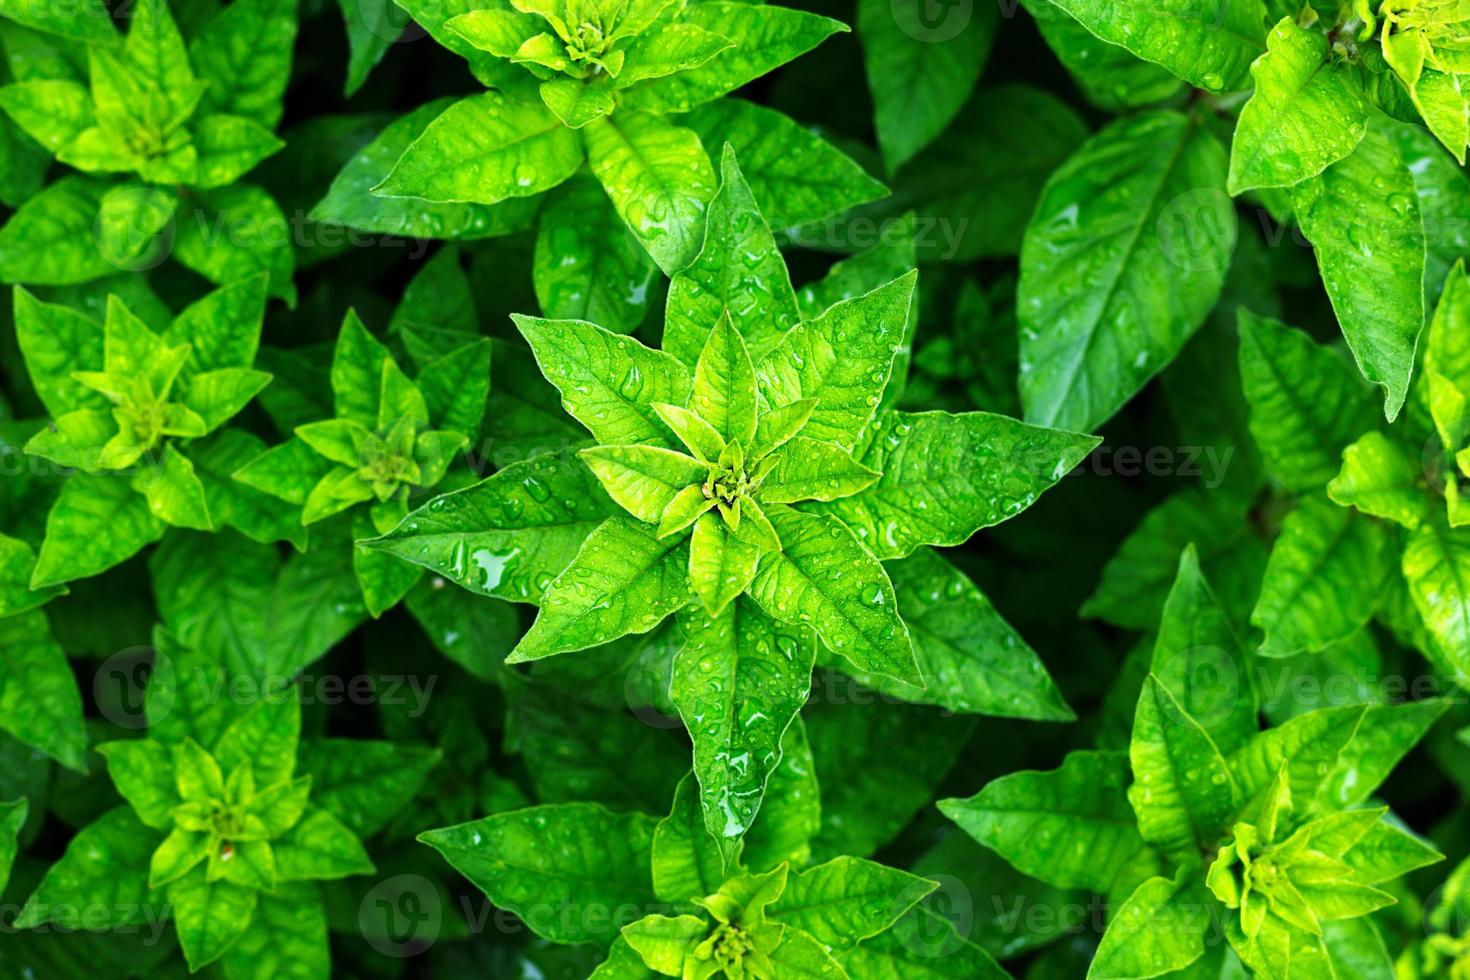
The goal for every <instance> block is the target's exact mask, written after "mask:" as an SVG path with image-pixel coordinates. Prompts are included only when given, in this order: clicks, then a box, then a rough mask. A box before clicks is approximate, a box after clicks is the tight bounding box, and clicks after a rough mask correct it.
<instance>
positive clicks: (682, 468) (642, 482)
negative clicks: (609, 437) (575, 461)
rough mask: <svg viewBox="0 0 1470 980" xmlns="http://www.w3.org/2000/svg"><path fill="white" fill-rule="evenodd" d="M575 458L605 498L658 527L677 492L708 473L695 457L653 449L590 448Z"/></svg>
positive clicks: (696, 482)
mask: <svg viewBox="0 0 1470 980" xmlns="http://www.w3.org/2000/svg"><path fill="white" fill-rule="evenodd" d="M578 455H580V456H581V457H582V459H583V461H584V462H586V464H587V467H588V469H590V470H592V472H593V474H594V475H595V476H596V477H597V479H598V480H599V481H601V483H602V488H603V489H604V490H606V491H607V493H608V496H610V497H612V499H613V500H615V501H617V503H618V505H619V506H621V507H622V508H623V509H624V510H626V511H627V512H628V513H630V514H632V515H633V516H634V517H636V518H638V519H639V520H640V521H642V522H643V523H645V524H657V523H658V521H659V516H660V515H661V514H663V512H664V510H665V509H666V508H667V507H668V506H669V504H670V503H671V502H672V501H673V499H674V497H675V496H676V495H677V494H678V493H679V491H680V490H683V489H685V488H686V487H689V486H693V485H695V484H698V483H699V482H700V481H701V480H703V479H704V477H705V474H706V473H707V472H708V469H707V467H706V466H705V465H704V464H703V463H701V462H700V461H699V460H697V459H695V458H694V457H692V456H686V455H684V454H683V453H681V452H676V451H674V450H672V449H660V448H658V447H656V446H593V447H591V448H589V449H584V450H582V451H581V453H579V454H578Z"/></svg>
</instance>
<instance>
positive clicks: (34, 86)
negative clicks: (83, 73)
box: [0, 78, 96, 197]
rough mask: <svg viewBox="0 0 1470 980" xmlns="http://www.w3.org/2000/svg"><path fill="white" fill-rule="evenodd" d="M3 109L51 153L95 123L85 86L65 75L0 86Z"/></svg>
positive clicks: (0, 102) (89, 94) (89, 95)
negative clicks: (68, 78)
mask: <svg viewBox="0 0 1470 980" xmlns="http://www.w3.org/2000/svg"><path fill="white" fill-rule="evenodd" d="M0 109H3V110H4V111H5V112H6V113H8V114H9V115H10V118H11V119H13V120H15V122H16V125H18V126H20V128H21V129H23V130H24V131H25V132H26V134H27V135H28V136H30V137H31V138H32V139H34V140H35V141H36V142H38V143H40V144H41V145H42V146H44V147H45V148H46V149H47V150H50V151H51V152H52V153H56V152H57V151H58V150H60V149H62V148H63V147H65V146H66V145H67V144H68V143H70V142H71V141H72V140H74V139H76V138H77V135H78V134H79V133H81V131H82V130H84V129H87V128H88V127H90V126H92V125H95V122H96V120H95V119H94V118H93V115H92V96H91V93H89V92H88V91H87V88H86V86H84V85H79V84H77V83H76V82H73V81H69V80H67V79H62V78H56V79H36V80H34V81H26V82H14V83H12V84H10V85H6V86H5V87H4V88H0ZM26 196H27V197H29V196H31V195H29V194H28V195H26Z"/></svg>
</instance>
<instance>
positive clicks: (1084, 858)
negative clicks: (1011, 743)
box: [939, 752, 1158, 894]
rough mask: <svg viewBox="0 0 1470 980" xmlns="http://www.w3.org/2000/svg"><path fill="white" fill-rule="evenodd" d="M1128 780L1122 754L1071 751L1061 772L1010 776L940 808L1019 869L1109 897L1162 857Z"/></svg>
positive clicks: (1139, 877)
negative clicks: (1137, 811)
mask: <svg viewBox="0 0 1470 980" xmlns="http://www.w3.org/2000/svg"><path fill="white" fill-rule="evenodd" d="M1127 782H1128V759H1127V757H1126V756H1124V755H1123V754H1122V753H1117V752H1071V753H1068V755H1067V757H1066V759H1065V760H1063V762H1062V765H1061V767H1060V768H1058V769H1054V770H1051V771H1050V772H1016V773H1012V774H1010V775H1009V776H1002V777H1001V778H1000V779H996V780H993V781H991V782H990V783H989V784H988V785H987V786H986V787H985V788H984V789H982V790H981V791H980V792H979V793H976V794H975V795H974V796H972V797H971V798H969V799H968V800H958V799H950V800H940V801H939V809H940V810H941V811H942V812H943V813H944V815H945V816H947V817H949V818H950V819H951V820H953V821H954V822H955V823H957V824H959V825H960V828H961V829H962V830H964V831H965V832H966V833H968V834H969V835H970V836H971V837H974V838H975V839H976V840H977V841H979V842H980V843H982V844H984V845H985V846H986V847H988V848H990V849H991V850H993V851H995V852H996V853H998V854H999V855H1000V856H1001V857H1003V858H1005V859H1006V860H1007V861H1008V862H1010V863H1011V864H1012V865H1014V866H1015V867H1016V869H1017V870H1019V871H1021V872H1023V873H1025V874H1028V875H1031V876H1032V877H1034V878H1040V879H1041V880H1042V881H1045V882H1047V883H1049V884H1052V885H1055V886H1057V887H1058V888H1086V889H1088V890H1090V891H1094V892H1101V893H1104V894H1106V893H1108V892H1111V891H1114V890H1115V889H1117V888H1118V887H1119V886H1120V884H1121V883H1122V882H1125V881H1142V880H1143V879H1144V878H1145V877H1147V875H1148V873H1149V872H1150V871H1152V870H1154V869H1153V867H1152V865H1154V864H1155V863H1156V862H1157V860H1158V859H1157V858H1156V857H1154V856H1153V854H1152V852H1150V850H1149V849H1148V845H1147V844H1145V843H1144V841H1143V838H1142V837H1140V836H1139V834H1138V828H1137V826H1136V823H1135V818H1134V815H1133V811H1132V809H1131V808H1130V807H1129V806H1128V800H1127V799H1126V798H1125V797H1124V795H1123V787H1124V785H1125V784H1126V783H1127Z"/></svg>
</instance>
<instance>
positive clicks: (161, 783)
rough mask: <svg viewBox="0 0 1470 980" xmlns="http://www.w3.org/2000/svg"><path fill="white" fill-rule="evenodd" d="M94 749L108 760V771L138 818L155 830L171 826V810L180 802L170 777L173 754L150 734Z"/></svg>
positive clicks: (109, 743)
mask: <svg viewBox="0 0 1470 980" xmlns="http://www.w3.org/2000/svg"><path fill="white" fill-rule="evenodd" d="M97 752H98V753H99V754H100V755H101V756H102V757H103V758H104V759H106V760H107V775H108V776H109V777H111V779H112V782H113V785H114V786H116V787H117V791H118V793H120V794H121V795H122V797H123V799H125V800H127V801H128V804H129V805H130V806H132V808H133V810H134V811H135V812H136V813H137V815H138V819H140V820H142V821H143V823H145V824H147V825H148V826H149V827H152V828H154V829H155V830H167V829H169V828H170V827H172V826H173V817H172V815H171V813H170V811H171V810H172V809H173V808H174V807H175V806H177V805H178V804H179V802H180V799H179V793H178V787H177V786H176V785H175V783H174V780H173V756H172V755H171V754H170V752H169V750H168V747H167V746H166V745H164V744H163V743H162V742H158V741H154V740H153V739H151V738H139V739H123V740H119V741H116V742H104V743H103V744H101V745H99V746H97Z"/></svg>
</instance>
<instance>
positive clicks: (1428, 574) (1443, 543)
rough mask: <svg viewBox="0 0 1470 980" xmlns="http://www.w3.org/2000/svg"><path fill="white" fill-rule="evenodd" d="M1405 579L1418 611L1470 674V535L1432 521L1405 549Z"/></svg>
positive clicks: (1457, 664)
mask: <svg viewBox="0 0 1470 980" xmlns="http://www.w3.org/2000/svg"><path fill="white" fill-rule="evenodd" d="M1403 568H1404V578H1405V579H1407V580H1408V583H1409V594H1410V595H1411V596H1412V597H1413V600H1414V608H1416V609H1417V610H1419V615H1420V616H1422V617H1423V619H1424V625H1425V626H1427V627H1428V628H1429V633H1430V635H1431V636H1432V637H1433V638H1434V639H1435V640H1436V641H1438V643H1439V648H1440V650H1441V651H1443V653H1444V655H1445V656H1446V657H1447V658H1449V660H1450V662H1451V664H1452V665H1453V666H1454V667H1455V668H1456V669H1457V670H1459V671H1461V672H1462V673H1465V674H1470V655H1467V651H1470V589H1467V587H1466V586H1465V585H1464V584H1463V583H1464V582H1465V581H1466V580H1467V579H1470V531H1467V530H1464V529H1459V528H1455V529H1451V528H1447V527H1445V526H1444V525H1443V524H1442V523H1440V522H1439V521H1437V520H1436V521H1426V522H1424V523H1423V524H1421V525H1419V528H1418V529H1417V530H1415V531H1414V532H1413V533H1412V534H1410V535H1409V540H1408V543H1407V544H1406V545H1405V546H1404V559H1403Z"/></svg>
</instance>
